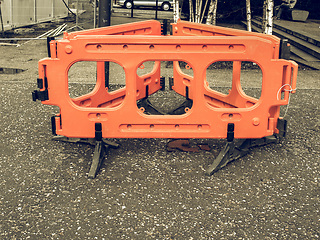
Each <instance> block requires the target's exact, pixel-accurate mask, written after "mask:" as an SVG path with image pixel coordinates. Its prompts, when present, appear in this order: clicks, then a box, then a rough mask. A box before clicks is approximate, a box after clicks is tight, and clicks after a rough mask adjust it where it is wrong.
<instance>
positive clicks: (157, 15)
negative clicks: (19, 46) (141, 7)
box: [155, 0, 159, 20]
mask: <svg viewBox="0 0 320 240" xmlns="http://www.w3.org/2000/svg"><path fill="white" fill-rule="evenodd" d="M158 3H159V1H158V0H156V17H155V19H156V20H157V19H158Z"/></svg>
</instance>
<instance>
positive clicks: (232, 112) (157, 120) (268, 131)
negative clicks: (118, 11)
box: [37, 21, 297, 138]
mask: <svg viewBox="0 0 320 240" xmlns="http://www.w3.org/2000/svg"><path fill="white" fill-rule="evenodd" d="M172 27H173V36H162V35H161V25H160V23H159V22H157V21H146V22H141V23H133V24H127V25H120V26H113V27H108V28H101V29H94V30H86V31H81V32H75V33H71V34H67V33H65V34H64V38H63V39H62V40H56V41H51V43H50V50H51V58H46V59H43V60H41V61H40V62H39V79H40V80H41V81H45V82H47V84H44V85H46V86H42V87H41V89H40V91H38V92H37V94H38V95H39V98H38V99H40V96H42V95H43V94H44V92H46V94H47V96H46V97H44V98H41V99H40V100H42V103H43V104H48V105H56V106H58V107H59V108H60V113H59V114H58V115H57V116H56V117H55V118H54V123H55V132H56V134H58V135H63V136H66V137H77V138H94V137H95V136H96V130H95V126H96V124H97V123H99V124H101V131H99V132H101V134H102V137H103V138H227V136H228V132H230V126H231V125H232V126H234V127H233V128H232V132H233V134H234V137H235V138H262V137H265V136H270V135H272V134H274V133H276V132H277V128H276V126H277V121H278V118H279V112H280V106H282V105H286V104H288V96H289V92H288V91H289V90H290V89H295V84H296V77H297V64H296V63H294V62H292V61H287V60H283V59H278V57H279V44H280V40H279V39H278V38H276V37H274V36H267V35H262V34H253V33H247V32H245V31H240V30H229V29H225V28H216V27H213V26H206V25H205V26H203V25H202V24H191V23H188V22H183V21H180V22H178V23H177V24H173V26H172ZM217 29H218V30H217ZM230 36H232V37H230ZM78 61H95V62H97V82H96V85H95V88H94V89H93V90H92V91H91V92H90V93H88V94H85V95H83V96H79V97H77V98H74V99H72V98H70V95H69V89H68V71H69V69H70V67H71V66H72V65H73V64H74V63H76V62H78ZM147 61H154V63H155V64H154V68H153V69H152V71H151V72H149V73H146V74H144V75H141V76H140V75H138V74H137V70H138V69H139V68H140V67H141V66H142V64H143V63H144V62H147ZM163 61H172V62H173V84H172V89H173V91H175V92H176V93H178V94H180V95H182V96H185V97H186V98H187V99H188V100H190V101H192V108H188V107H186V108H185V113H183V114H180V115H170V114H163V115H152V114H150V115H147V114H144V112H143V111H142V110H141V108H139V107H138V106H137V101H138V100H143V99H146V98H148V96H150V95H152V94H153V93H155V92H157V91H159V90H160V89H161V88H162V85H161V66H160V62H163ZM218 61H230V62H233V69H232V71H233V73H232V88H231V90H230V92H229V94H222V93H220V92H219V91H216V90H214V89H211V88H210V87H208V84H207V79H206V71H207V68H208V66H210V65H211V64H212V63H214V62H218ZM244 61H251V62H254V63H255V64H257V65H258V66H259V68H260V69H261V72H262V85H261V96H260V98H259V99H257V98H253V97H250V96H247V95H246V94H245V93H244V91H243V90H242V88H241V83H240V74H241V62H244ZM104 62H114V63H117V64H118V65H120V66H121V67H122V68H123V70H124V72H125V82H126V84H125V87H123V88H121V89H118V90H117V91H114V92H110V91H109V90H108V89H107V88H106V87H105V85H104ZM179 62H185V63H186V64H187V67H188V68H190V69H192V70H193V75H192V76H191V75H188V74H186V73H184V72H183V71H182V69H181V67H180V66H179ZM282 92H284V98H283V99H282V98H279V94H281V93H282ZM230 124H231V125H230ZM228 126H229V127H228Z"/></svg>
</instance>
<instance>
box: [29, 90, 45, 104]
mask: <svg viewBox="0 0 320 240" xmlns="http://www.w3.org/2000/svg"><path fill="white" fill-rule="evenodd" d="M37 99H38V100H40V101H45V100H49V94H48V89H46V90H44V91H37V90H35V91H33V92H32V100H33V101H37Z"/></svg>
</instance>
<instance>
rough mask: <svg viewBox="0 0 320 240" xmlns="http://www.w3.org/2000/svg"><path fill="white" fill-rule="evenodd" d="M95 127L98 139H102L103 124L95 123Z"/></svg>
mask: <svg viewBox="0 0 320 240" xmlns="http://www.w3.org/2000/svg"><path fill="white" fill-rule="evenodd" d="M94 128H95V134H94V136H95V139H96V141H102V125H101V123H95V125H94Z"/></svg>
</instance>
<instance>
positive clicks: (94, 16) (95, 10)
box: [93, 0, 97, 28]
mask: <svg viewBox="0 0 320 240" xmlns="http://www.w3.org/2000/svg"><path fill="white" fill-rule="evenodd" d="M96 21H97V0H94V1H93V28H96V27H97V23H96Z"/></svg>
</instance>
